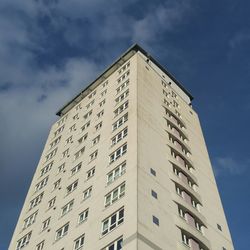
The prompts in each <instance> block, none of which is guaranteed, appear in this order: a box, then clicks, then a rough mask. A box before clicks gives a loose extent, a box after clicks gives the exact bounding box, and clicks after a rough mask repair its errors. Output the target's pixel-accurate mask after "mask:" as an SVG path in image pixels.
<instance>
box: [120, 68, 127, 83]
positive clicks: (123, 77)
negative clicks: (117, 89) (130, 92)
mask: <svg viewBox="0 0 250 250" xmlns="http://www.w3.org/2000/svg"><path fill="white" fill-rule="evenodd" d="M128 76H129V70H128V71H127V72H125V73H124V74H123V75H122V76H121V77H120V78H118V80H117V82H118V83H121V82H122V81H123V80H124V79H125V78H127V77H128Z"/></svg>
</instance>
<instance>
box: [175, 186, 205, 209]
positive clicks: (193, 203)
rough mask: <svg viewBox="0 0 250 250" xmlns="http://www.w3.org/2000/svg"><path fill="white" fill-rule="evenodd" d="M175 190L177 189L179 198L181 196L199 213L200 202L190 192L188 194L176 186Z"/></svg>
mask: <svg viewBox="0 0 250 250" xmlns="http://www.w3.org/2000/svg"><path fill="white" fill-rule="evenodd" d="M175 189H176V193H177V194H178V195H179V196H181V197H182V198H183V199H184V200H185V201H186V202H187V203H188V204H189V205H191V206H193V207H194V208H196V209H197V210H198V211H199V206H200V203H199V201H198V200H196V199H195V198H194V196H193V195H191V194H190V193H189V192H186V191H185V189H183V188H182V187H180V186H178V185H176V184H175Z"/></svg>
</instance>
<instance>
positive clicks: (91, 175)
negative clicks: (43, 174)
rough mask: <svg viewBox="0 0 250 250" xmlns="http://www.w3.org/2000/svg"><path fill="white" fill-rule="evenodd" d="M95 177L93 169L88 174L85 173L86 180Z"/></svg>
mask: <svg viewBox="0 0 250 250" xmlns="http://www.w3.org/2000/svg"><path fill="white" fill-rule="evenodd" d="M94 175H95V168H91V169H90V170H89V171H88V172H87V180H88V179H89V178H91V177H93V176H94Z"/></svg>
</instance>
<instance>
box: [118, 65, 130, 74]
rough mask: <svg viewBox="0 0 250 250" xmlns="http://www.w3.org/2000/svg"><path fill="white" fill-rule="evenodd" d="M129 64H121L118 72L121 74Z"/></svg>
mask: <svg viewBox="0 0 250 250" xmlns="http://www.w3.org/2000/svg"><path fill="white" fill-rule="evenodd" d="M129 66H130V62H128V63H127V64H125V65H124V66H122V67H121V68H120V69H119V70H118V74H121V73H122V72H124V71H125V70H126V69H127V68H128V67H129Z"/></svg>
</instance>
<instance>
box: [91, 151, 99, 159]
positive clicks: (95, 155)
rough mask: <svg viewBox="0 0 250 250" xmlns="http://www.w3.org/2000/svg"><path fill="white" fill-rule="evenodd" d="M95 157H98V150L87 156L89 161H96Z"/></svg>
mask: <svg viewBox="0 0 250 250" xmlns="http://www.w3.org/2000/svg"><path fill="white" fill-rule="evenodd" d="M97 155H98V150H96V151H95V152H94V153H92V154H91V155H90V156H89V158H90V161H93V160H94V159H96V157H97Z"/></svg>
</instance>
